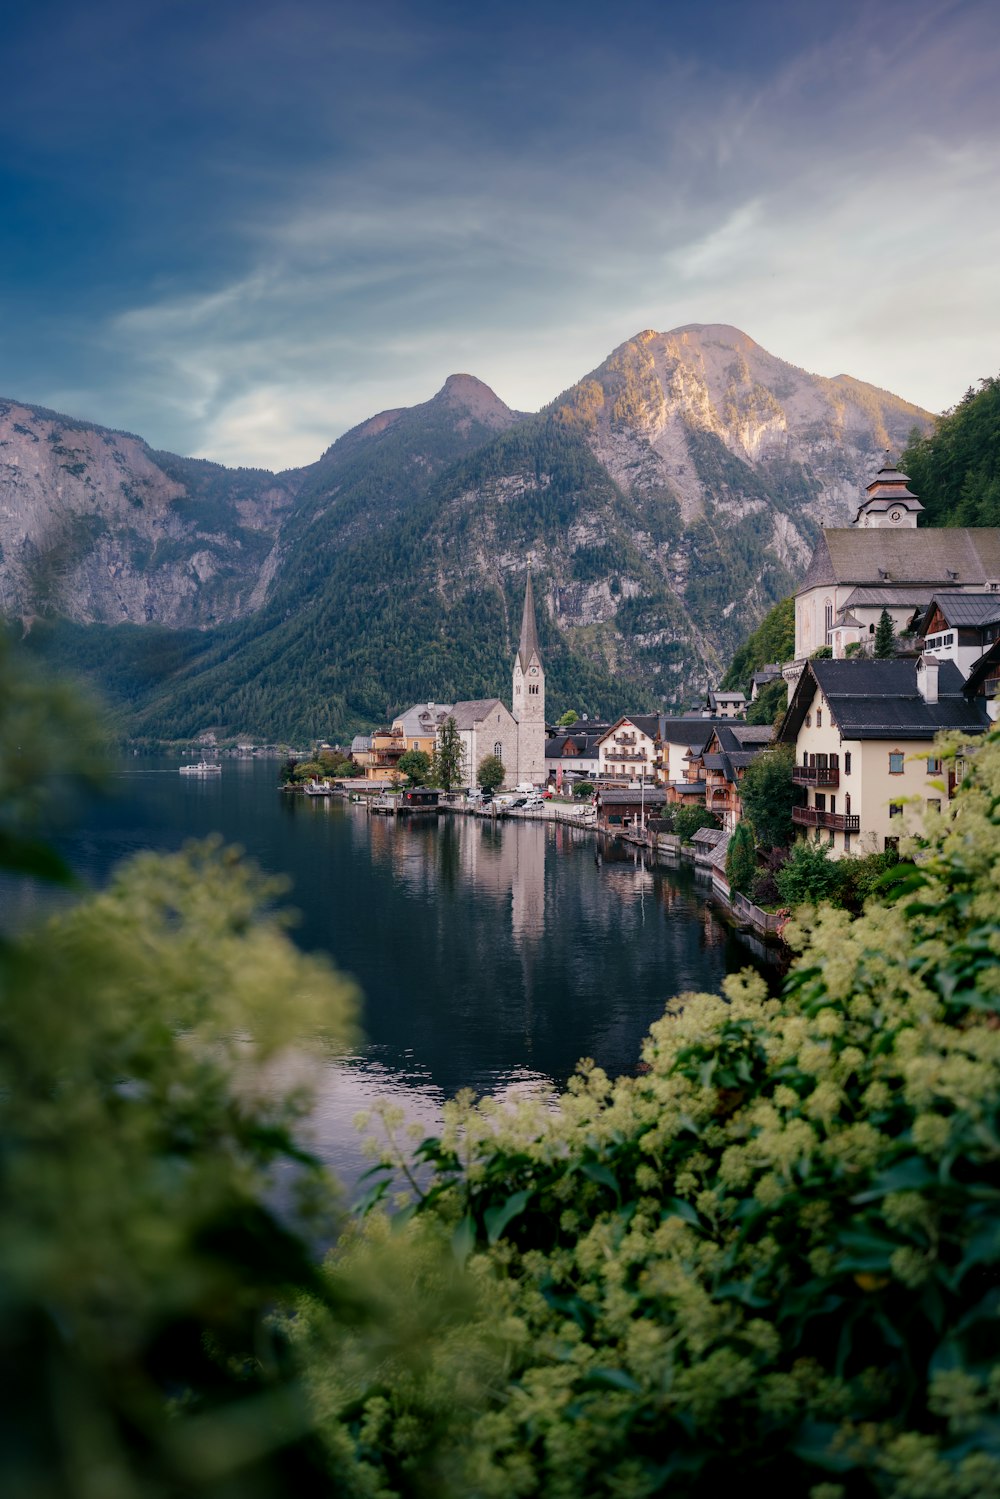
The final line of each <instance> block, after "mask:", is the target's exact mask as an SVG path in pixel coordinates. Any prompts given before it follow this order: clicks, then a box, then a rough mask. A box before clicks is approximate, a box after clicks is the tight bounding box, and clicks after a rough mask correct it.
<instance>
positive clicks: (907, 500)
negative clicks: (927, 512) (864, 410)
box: [854, 448, 924, 531]
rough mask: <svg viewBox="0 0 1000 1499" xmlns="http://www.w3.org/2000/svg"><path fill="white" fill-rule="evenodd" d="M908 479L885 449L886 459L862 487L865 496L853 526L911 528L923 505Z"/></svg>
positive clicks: (892, 528)
mask: <svg viewBox="0 0 1000 1499" xmlns="http://www.w3.org/2000/svg"><path fill="white" fill-rule="evenodd" d="M909 483H910V481H909V478H908V477H907V475H906V474H901V473H900V471H899V469H898V468H897V467H896V466H895V464H894V463H893V461H892V459H891V458H890V457H889V449H888V448H886V450H885V462H884V463H883V465H882V467H881V468H880V469H879V471H878V473H877V474H876V475H875V477H874V479H873V480H872V482H871V483H870V484H869V485H868V486H867V487H866V489H865V498H864V499H863V500H862V501H861V504H860V505H859V506H858V513H857V515H856V516H855V517H854V524H855V525H856V526H870V527H873V528H874V529H875V530H886V531H892V530H895V531H906V530H910V531H912V530H913V529H914V527H915V526H916V524H917V517H918V516H919V515H920V513H921V511H922V510H923V508H924V507H923V505H921V503H920V501H919V500H918V499H917V497H916V495H915V494H911V493H910V490H909Z"/></svg>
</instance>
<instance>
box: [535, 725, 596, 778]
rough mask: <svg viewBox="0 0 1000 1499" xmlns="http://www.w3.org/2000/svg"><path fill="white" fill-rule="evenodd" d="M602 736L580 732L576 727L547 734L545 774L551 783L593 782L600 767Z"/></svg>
mask: <svg viewBox="0 0 1000 1499" xmlns="http://www.w3.org/2000/svg"><path fill="white" fill-rule="evenodd" d="M600 741H601V734H600V733H595V734H588V733H586V732H581V728H580V727H579V726H576V727H574V728H572V729H564V730H563V731H562V732H561V733H558V734H550V735H549V737H548V738H547V739H546V741H545V772H546V777H547V779H548V780H550V781H556V782H557V783H560V782H561V781H562V779H563V778H566V779H567V780H571V781H594V780H596V779H597V775H598V768H599V764H600V760H599V756H598V745H599V744H600Z"/></svg>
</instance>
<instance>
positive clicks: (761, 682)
mask: <svg viewBox="0 0 1000 1499" xmlns="http://www.w3.org/2000/svg"><path fill="white" fill-rule="evenodd" d="M781 675H782V671H781V667H780V666H779V665H778V664H777V662H769V663H768V665H767V666H762V667H761V669H760V671H755V672H754V674H753V676H752V677H751V678H750V680H751V682H756V684H757V686H758V687H766V686H767V684H768V682H776V681H777V680H778V678H779V677H780V676H781Z"/></svg>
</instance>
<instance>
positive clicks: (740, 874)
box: [726, 822, 757, 895]
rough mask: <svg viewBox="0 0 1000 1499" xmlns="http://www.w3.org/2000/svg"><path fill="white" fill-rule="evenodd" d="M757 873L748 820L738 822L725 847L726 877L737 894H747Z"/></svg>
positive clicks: (755, 856)
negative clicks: (727, 845)
mask: <svg viewBox="0 0 1000 1499" xmlns="http://www.w3.org/2000/svg"><path fill="white" fill-rule="evenodd" d="M756 873H757V855H756V852H755V850H754V842H753V833H752V832H751V831H750V824H749V823H748V822H738V823H737V824H736V828H735V830H734V832H733V836H732V837H731V838H730V840H729V847H728V848H727V849H726V879H727V880H728V881H729V888H730V889H731V890H735V891H736V892H737V894H739V895H749V893H750V886H751V885H752V884H753V877H754V875H755V874H756Z"/></svg>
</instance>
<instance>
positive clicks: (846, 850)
mask: <svg viewBox="0 0 1000 1499" xmlns="http://www.w3.org/2000/svg"><path fill="white" fill-rule="evenodd" d="M850 852H851V835H850V833H845V834H844V853H845V854H849V853H850Z"/></svg>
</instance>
